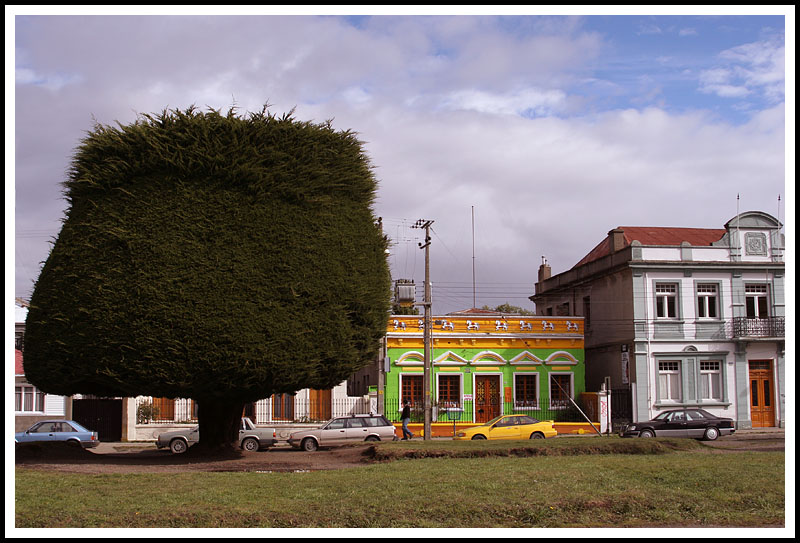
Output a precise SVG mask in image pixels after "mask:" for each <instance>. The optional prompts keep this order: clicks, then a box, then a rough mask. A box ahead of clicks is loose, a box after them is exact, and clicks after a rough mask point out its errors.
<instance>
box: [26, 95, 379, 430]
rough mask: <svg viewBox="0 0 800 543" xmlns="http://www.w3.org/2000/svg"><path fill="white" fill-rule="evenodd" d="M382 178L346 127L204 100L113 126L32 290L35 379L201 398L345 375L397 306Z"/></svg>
mask: <svg viewBox="0 0 800 543" xmlns="http://www.w3.org/2000/svg"><path fill="white" fill-rule="evenodd" d="M375 191H376V180H375V177H374V175H373V172H372V167H371V165H370V163H369V159H368V157H367V156H366V155H365V153H364V151H363V149H362V144H361V142H360V141H359V140H358V139H357V138H356V137H355V135H354V134H353V133H352V132H349V131H344V132H342V131H335V130H334V129H333V128H332V127H331V125H330V123H329V122H328V123H322V124H312V123H309V122H298V121H296V120H295V119H293V118H292V116H291V114H289V115H285V116H283V117H276V116H274V115H272V114H271V113H269V112H268V111H267V110H266V108H265V109H264V110H263V111H261V112H260V113H250V114H248V115H246V116H239V115H237V114H236V113H235V112H234V111H233V110H231V111H229V112H228V113H227V115H225V114H221V113H220V112H217V111H213V110H211V111H208V112H200V111H198V110H197V109H195V108H189V109H187V110H185V111H179V110H174V111H164V112H163V113H161V114H160V115H143V116H141V117H140V118H139V119H138V120H137V121H136V122H135V123H133V124H130V125H125V126H123V125H119V127H109V126H99V125H98V126H96V127H95V129H94V130H93V131H92V132H90V133H89V134H88V136H87V137H86V138H85V139H84V140H83V141H82V143H81V145H80V146H79V147H78V149H77V151H76V154H75V157H74V160H73V163H72V166H71V169H70V172H69V178H68V180H67V181H66V182H65V196H66V199H67V202H68V209H67V212H66V218H65V219H64V224H63V227H62V229H61V232H60V233H59V236H58V238H57V240H56V241H55V243H54V245H53V247H52V250H51V252H50V255H49V257H48V259H47V261H46V263H45V264H44V267H43V269H42V272H41V275H40V276H39V278H38V280H37V282H36V285H35V289H34V292H33V295H32V298H31V304H30V311H29V314H28V319H27V327H26V335H25V372H26V376H27V378H28V380H29V381H30V382H31V383H33V384H34V385H36V386H37V387H39V388H41V389H42V390H44V391H46V392H49V393H53V394H61V395H71V394H75V393H88V394H96V395H103V396H134V395H151V396H165V397H190V398H194V399H196V400H199V401H200V404H201V409H202V405H203V402H204V401H207V402H208V403H207V405H210V404H212V403H213V404H216V403H218V402H223V403H224V402H229V401H231V400H235V401H236V402H246V401H254V400H257V399H260V398H265V397H268V396H269V395H271V394H273V393H278V392H295V391H297V390H299V389H302V388H305V387H311V388H318V389H325V388H330V387H332V386H334V385H336V384H338V383H340V382H341V381H342V380H343V379H345V378H346V377H347V376H348V375H350V374H351V373H352V372H354V371H355V370H357V369H359V368H361V367H363V366H364V365H365V364H367V363H368V362H369V361H370V360H371V358H372V357H373V356H374V355H375V353H376V351H377V348H378V344H379V343H378V341H379V338H380V337H381V336H382V335H383V333H384V332H385V327H386V320H387V315H388V310H389V306H390V297H391V285H390V275H389V270H388V265H387V263H386V254H385V250H386V247H387V243H386V240H385V238H384V236H383V235H382V233H381V231H380V229H379V227H377V226H376V219H375V217H374V215H373V211H372V204H373V202H374V197H375ZM201 413H202V411H201ZM201 424H202V421H201Z"/></svg>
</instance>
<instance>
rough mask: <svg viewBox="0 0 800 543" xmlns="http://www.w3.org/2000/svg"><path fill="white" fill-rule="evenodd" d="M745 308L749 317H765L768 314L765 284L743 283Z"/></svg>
mask: <svg viewBox="0 0 800 543" xmlns="http://www.w3.org/2000/svg"><path fill="white" fill-rule="evenodd" d="M744 296H745V308H746V310H747V317H748V318H750V319H766V318H767V317H768V316H769V311H768V308H769V305H768V303H767V285H745V286H744Z"/></svg>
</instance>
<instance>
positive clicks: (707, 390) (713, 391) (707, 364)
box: [700, 360, 722, 400]
mask: <svg viewBox="0 0 800 543" xmlns="http://www.w3.org/2000/svg"><path fill="white" fill-rule="evenodd" d="M700 399H702V400H722V364H720V362H719V361H717V360H701V361H700Z"/></svg>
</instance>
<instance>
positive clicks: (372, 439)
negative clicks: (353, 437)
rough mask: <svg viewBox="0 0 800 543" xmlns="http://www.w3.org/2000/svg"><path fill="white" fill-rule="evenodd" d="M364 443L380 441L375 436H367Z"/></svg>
mask: <svg viewBox="0 0 800 543" xmlns="http://www.w3.org/2000/svg"><path fill="white" fill-rule="evenodd" d="M364 441H380V439H378V438H377V437H375V436H367V438H366V439H365V440H364Z"/></svg>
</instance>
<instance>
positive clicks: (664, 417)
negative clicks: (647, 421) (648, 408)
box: [653, 411, 673, 420]
mask: <svg viewBox="0 0 800 543" xmlns="http://www.w3.org/2000/svg"><path fill="white" fill-rule="evenodd" d="M672 413H673V411H664V412H663V413H659V414H658V415H657V416H655V417H653V420H668V418H669V416H670V415H671V414H672Z"/></svg>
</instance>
